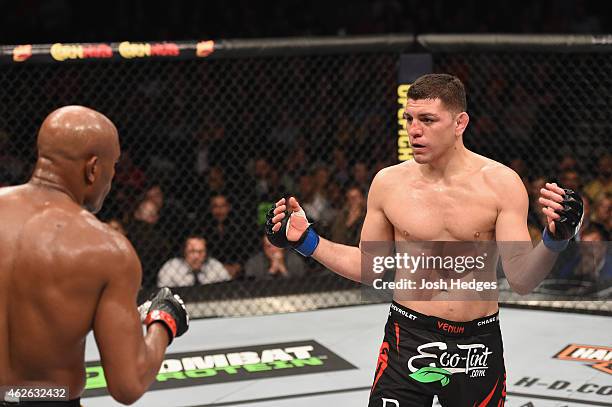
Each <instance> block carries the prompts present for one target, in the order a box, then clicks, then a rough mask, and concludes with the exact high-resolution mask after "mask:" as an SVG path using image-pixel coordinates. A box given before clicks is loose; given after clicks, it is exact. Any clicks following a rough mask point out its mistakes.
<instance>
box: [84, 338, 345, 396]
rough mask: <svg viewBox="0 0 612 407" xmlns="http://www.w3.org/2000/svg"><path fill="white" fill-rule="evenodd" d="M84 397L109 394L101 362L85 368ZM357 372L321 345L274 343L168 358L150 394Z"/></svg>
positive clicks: (174, 355) (310, 342) (91, 363)
mask: <svg viewBox="0 0 612 407" xmlns="http://www.w3.org/2000/svg"><path fill="white" fill-rule="evenodd" d="M85 369H86V372H87V384H86V386H85V394H84V395H83V397H94V396H101V395H105V394H107V391H106V380H105V378H104V372H103V369H102V366H101V363H100V362H99V361H97V362H89V363H87V364H86V368H85ZM348 369H356V367H355V366H353V365H352V364H350V363H349V362H347V361H346V360H344V359H342V358H341V357H340V356H338V355H336V354H335V353H333V352H332V351H330V350H329V349H327V348H326V347H324V346H323V345H321V344H319V343H318V342H315V341H312V340H308V341H300V342H287V343H273V344H266V345H257V346H245V347H240V348H227V349H213V350H205V351H198V352H187V353H175V354H169V355H167V357H166V359H165V360H164V362H163V363H162V366H161V368H160V370H159V373H158V374H157V378H156V380H155V382H153V384H152V385H151V390H156V389H169V388H178V387H187V386H200V385H205V384H214V383H227V382H232V381H241V380H252V379H261V378H267V377H282V376H292V375H297V374H309V373H321V372H332V371H337V370H348Z"/></svg>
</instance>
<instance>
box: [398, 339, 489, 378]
mask: <svg viewBox="0 0 612 407" xmlns="http://www.w3.org/2000/svg"><path fill="white" fill-rule="evenodd" d="M430 349H431V350H432V351H433V350H434V349H435V350H437V351H442V353H440V352H437V353H429V352H428V350H430ZM417 351H418V352H419V354H418V355H415V356H413V357H411V358H410V359H409V360H408V369H409V370H410V371H411V372H412V373H411V374H410V375H409V376H410V377H411V378H413V379H414V380H416V381H418V382H421V383H433V382H440V384H441V385H442V387H444V386H446V385H447V384H448V383H449V382H450V379H451V376H452V375H453V374H455V373H465V374H467V375H469V377H484V376H485V375H486V372H487V369H488V368H489V366H488V365H487V359H488V358H489V355H491V354H492V353H493V352H491V351H490V350H489V347H488V346H485V345H483V344H482V343H471V344H465V345H460V344H458V345H457V349H456V350H448V346H447V345H446V343H444V342H430V343H425V344H423V345H420V346H419V347H417ZM416 361H419V364H422V363H423V362H425V363H426V362H427V361H429V365H428V366H423V367H421V368H418V367H416V366H415V365H414V362H416Z"/></svg>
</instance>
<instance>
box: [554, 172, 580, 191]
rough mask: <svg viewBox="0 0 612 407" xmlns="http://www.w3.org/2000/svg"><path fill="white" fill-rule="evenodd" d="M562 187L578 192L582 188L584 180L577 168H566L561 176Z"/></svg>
mask: <svg viewBox="0 0 612 407" xmlns="http://www.w3.org/2000/svg"><path fill="white" fill-rule="evenodd" d="M559 183H560V184H561V188H569V189H572V190H574V191H576V192H578V193H580V191H581V190H582V181H581V180H580V175H578V173H577V172H576V170H569V169H568V170H564V171H563V172H562V173H561V176H560V177H559Z"/></svg>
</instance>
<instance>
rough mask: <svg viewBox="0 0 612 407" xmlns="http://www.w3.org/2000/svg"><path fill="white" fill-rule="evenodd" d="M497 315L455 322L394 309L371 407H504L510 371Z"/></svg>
mask: <svg viewBox="0 0 612 407" xmlns="http://www.w3.org/2000/svg"><path fill="white" fill-rule="evenodd" d="M503 352H504V348H503V345H502V338H501V331H500V329H499V318H498V314H494V315H490V316H488V317H485V318H480V319H476V320H473V321H469V322H453V321H448V320H444V319H440V318H436V317H432V316H427V315H423V314H419V313H418V312H414V311H412V310H410V309H408V308H406V307H403V306H401V305H399V304H397V303H396V302H393V303H392V304H391V310H390V311H389V319H388V320H387V324H386V325H385V338H384V340H383V343H382V346H381V348H380V354H379V356H378V364H377V366H376V373H375V375H374V384H373V385H372V390H371V393H370V403H369V404H368V406H369V407H421V406H431V405H432V403H433V398H434V396H438V400H439V401H440V403H441V404H442V406H452V407H455V406H456V407H468V406H469V407H475V406H477V407H490V406H493V407H501V406H503V405H504V402H505V399H506V369H505V367H504V356H503Z"/></svg>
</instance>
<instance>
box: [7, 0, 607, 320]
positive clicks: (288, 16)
mask: <svg viewBox="0 0 612 407" xmlns="http://www.w3.org/2000/svg"><path fill="white" fill-rule="evenodd" d="M0 3H1V4H0V10H2V11H3V12H2V13H0V42H1V43H2V44H5V45H8V44H14V45H18V44H37V43H38V44H53V43H57V42H63V43H70V42H75V43H84V42H96V43H104V42H107V43H110V42H119V41H132V42H135V41H176V42H178V41H182V40H184V41H187V40H196V41H197V40H208V39H215V40H217V39H221V40H224V39H230V40H231V39H235V38H250V39H252V40H253V41H255V42H254V43H256V42H257V39H258V38H269V37H296V36H297V37H304V36H341V37H342V38H346V39H348V40H349V41H350V39H351V38H352V36H354V35H376V34H390V33H398V34H405V35H406V36H405V37H406V38H409V36H408V35H409V34H423V33H481V34H483V33H485V34H486V33H520V34H545V33H561V34H602V33H610V32H612V29H611V24H612V15H611V13H610V12H609V6H608V5H606V4H605V3H604V2H588V1H540V2H525V3H524V4H523V3H521V2H512V3H510V2H496V3H493V2H482V1H456V2H453V3H449V2H441V1H437V2H431V1H429V2H425V1H396V0H379V1H351V2H348V1H338V2H334V3H333V6H331V5H330V2H329V1H326V2H324V1H300V2H298V1H293V0H291V1H264V2H257V3H256V5H254V2H251V1H233V2H228V1H225V2H221V1H185V2H173V3H168V2H156V1H147V2H145V1H131V2H120V1H105V2H78V1H69V0H50V1H44V2H43V1H21V2H9V1H2V2H0ZM602 38H604V39H605V38H608V39H609V38H610V37H602ZM408 42H409V43H410V45H408V46H403V47H400V46H398V47H395V48H393V49H390V48H385V47H384V46H380V48H379V49H376V47H374V48H369V49H367V50H366V49H364V50H361V51H360V50H359V49H355V50H352V51H350V52H347V51H346V50H345V49H342V47H338V48H337V49H335V50H331V51H330V50H329V49H328V50H327V51H326V52H324V53H322V52H320V51H317V50H316V49H312V50H311V51H308V50H306V51H302V52H300V54H299V55H283V54H282V53H281V54H270V55H267V56H260V55H256V54H253V53H251V54H248V53H247V54H243V55H240V56H239V57H238V56H233V57H227V58H222V57H219V58H210V59H209V58H205V59H195V58H191V59H182V60H172V59H171V58H170V59H162V58H158V59H155V58H152V59H139V58H135V59H133V60H129V61H128V60H120V61H115V60H113V61H104V60H91V61H64V62H61V63H60V62H55V61H51V62H49V63H36V64H35V63H29V62H25V63H3V64H0V88H1V89H2V91H3V101H2V103H1V104H0V186H8V185H14V184H19V183H22V182H25V181H27V179H28V178H29V175H30V173H31V169H32V166H33V164H34V162H35V157H36V153H35V150H34V146H35V138H36V132H37V129H38V127H39V126H40V124H41V123H42V120H43V119H44V117H45V116H46V115H47V114H48V113H49V112H50V111H52V110H53V109H55V108H57V107H59V106H63V105H68V104H82V105H86V106H89V107H92V108H94V109H97V110H99V111H101V112H103V113H104V114H106V115H107V116H108V117H109V118H111V119H112V120H113V121H114V122H115V123H116V125H117V127H118V129H119V132H120V137H121V142H122V149H123V154H122V158H121V162H120V163H119V165H118V167H117V175H116V179H115V181H114V184H113V190H112V192H111V194H110V195H109V198H108V200H107V202H106V204H105V206H104V209H103V211H102V212H101V213H100V214H99V218H100V219H101V220H103V221H105V222H107V223H109V225H111V226H112V227H113V228H115V229H117V230H118V231H120V232H121V233H124V234H125V235H126V236H128V238H129V239H130V241H131V242H132V244H133V245H134V246H135V248H136V250H137V252H138V253H139V256H140V258H141V261H142V265H143V270H144V273H143V288H144V291H143V296H145V295H146V293H147V292H148V291H149V290H152V289H154V288H155V287H157V286H164V285H167V286H172V287H179V290H183V291H182V294H183V295H184V296H185V298H187V299H188V301H190V303H191V304H192V307H193V308H194V309H196V311H195V313H194V315H195V316H220V315H248V314H258V313H270V312H285V311H296V310H304V309H314V308H321V307H330V306H338V305H346V304H354V303H359V302H360V301H362V298H361V296H360V295H359V290H358V289H357V287H358V286H357V285H356V284H354V283H352V282H349V281H347V280H344V279H342V278H340V277H337V276H335V275H333V274H332V273H330V272H329V271H327V270H325V269H324V268H323V267H322V266H320V265H319V264H317V263H316V262H314V261H312V260H311V259H305V258H303V257H301V256H299V255H297V254H295V253H293V252H291V251H284V250H280V249H276V248H274V247H272V246H270V244H269V243H268V242H267V240H266V239H265V238H264V237H263V229H262V224H263V222H264V221H265V212H266V211H267V210H268V208H269V207H270V205H271V204H272V203H273V202H275V201H276V200H277V199H278V198H279V197H281V196H288V195H295V196H297V197H299V198H300V200H301V202H302V204H303V206H304V207H305V209H306V212H307V214H308V216H309V218H310V219H311V220H312V221H315V222H316V229H317V231H318V232H319V233H320V234H321V235H322V236H325V237H327V238H330V239H332V240H334V241H336V242H340V243H345V244H350V245H356V244H358V242H359V234H360V230H361V226H362V224H363V220H364V216H365V203H366V199H367V194H368V188H369V184H370V182H371V180H372V178H373V176H374V175H375V174H376V172H377V171H378V170H380V169H381V168H384V167H386V166H389V165H393V164H396V163H398V151H397V150H398V146H397V143H398V139H397V132H398V126H400V125H401V123H398V120H397V111H398V107H399V105H398V85H399V84H400V83H399V80H398V71H399V60H400V55H401V54H406V53H408V54H414V53H428V54H431V55H432V58H433V72H447V73H451V74H454V75H457V76H458V77H460V78H461V79H462V80H463V81H464V83H465V85H466V89H467V94H468V112H469V113H470V116H471V122H470V126H469V128H468V130H467V132H466V134H465V137H464V138H465V142H466V145H467V146H468V147H469V148H471V149H473V150H474V151H476V152H478V153H480V154H484V155H486V156H488V157H491V158H493V159H495V160H497V161H500V162H502V163H504V164H506V165H508V166H510V167H511V168H513V169H514V170H515V171H516V172H517V173H518V174H519V175H520V176H521V178H522V179H523V182H524V184H525V187H526V189H527V191H528V192H529V195H530V199H531V201H532V202H531V207H530V214H529V219H528V223H529V229H530V233H531V235H532V239H533V241H534V243H535V242H537V241H539V239H540V238H541V236H540V231H541V230H542V229H543V227H544V223H543V219H542V216H541V215H540V214H539V211H538V209H539V208H538V206H537V202H536V199H537V195H538V191H539V188H541V186H542V185H543V183H544V182H547V181H556V182H559V183H561V184H562V185H563V186H566V187H569V188H573V189H575V190H578V191H580V192H581V194H582V195H583V197H584V203H585V207H586V217H585V219H586V221H585V224H584V227H583V229H582V230H581V232H580V234H579V236H578V240H579V241H580V242H603V245H604V246H603V247H604V250H603V251H602V250H599V249H598V248H593V247H591V248H588V250H586V251H585V249H584V248H583V249H582V251H581V249H580V248H579V247H575V249H574V250H570V251H569V252H568V253H567V255H566V258H564V259H563V261H564V266H559V267H558V268H557V269H556V271H555V272H554V273H553V275H552V276H551V281H550V282H549V284H547V285H546V287H545V288H546V290H545V292H542V295H545V294H546V295H548V294H551V293H554V294H559V295H561V294H562V295H566V294H568V292H567V290H568V287H569V289H571V290H572V291H571V293H570V294H571V295H570V301H573V300H577V299H580V300H588V302H589V303H590V304H595V305H593V306H592V307H591V308H593V309H599V308H600V305H597V301H601V300H602V299H608V298H609V296H610V290H609V283H610V281H611V280H612V262H611V261H610V250H609V244H608V243H606V242H609V240H610V239H609V233H610V230H611V228H612V223H611V217H610V211H611V209H610V203H611V202H612V183H611V171H612V156H611V155H610V154H611V150H610V147H611V143H610V139H611V134H612V115H611V113H610V104H611V100H612V79H611V77H610V72H612V54H610V52H609V51H608V52H592V51H584V50H582V51H572V50H566V49H564V48H560V49H558V50H552V51H551V50H547V51H542V50H539V51H537V52H534V51H533V50H529V49H523V50H521V49H504V48H503V47H501V48H500V47H498V48H496V49H489V50H483V49H478V48H474V49H468V50H467V51H462V52H457V51H456V50H452V49H451V50H450V51H448V50H447V51H440V50H433V49H428V48H427V47H425V46H423V45H421V44H418V43H412V42H410V41H408ZM213 55H214V54H213ZM11 62H12V61H11ZM272 146H274V148H273V147H272ZM593 244H597V243H593ZM583 246H584V245H583ZM585 247H586V246H585ZM567 264H569V265H571V267H570V266H566V265H567ZM568 282H569V283H568ZM270 298H276V299H280V300H279V301H275V302H274V305H270V301H269V299H270ZM564 298H565V297H564ZM228 301H231V303H228ZM246 301H248V302H246ZM544 305H546V304H544ZM570 307H573V305H570Z"/></svg>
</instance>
